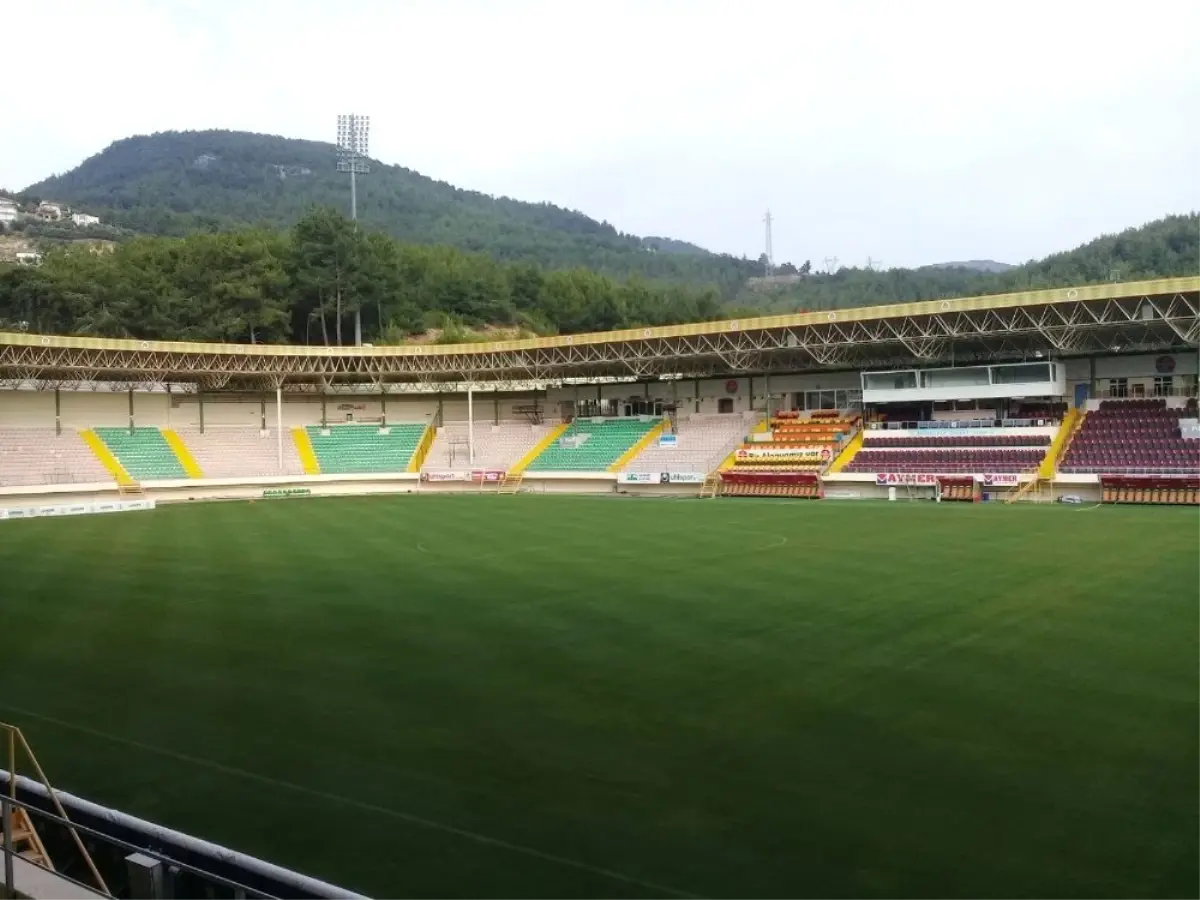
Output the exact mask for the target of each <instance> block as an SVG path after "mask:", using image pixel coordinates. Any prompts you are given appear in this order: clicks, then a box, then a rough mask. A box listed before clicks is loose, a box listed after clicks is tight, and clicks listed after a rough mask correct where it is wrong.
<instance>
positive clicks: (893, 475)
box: [875, 472, 1021, 487]
mask: <svg viewBox="0 0 1200 900" xmlns="http://www.w3.org/2000/svg"><path fill="white" fill-rule="evenodd" d="M939 478H973V479H975V480H976V481H982V482H983V484H984V485H985V486H987V487H1012V486H1015V485H1018V484H1020V483H1021V476H1020V475H1017V474H1015V473H1013V472H1001V473H996V474H988V475H973V474H971V473H970V472H877V473H876V475H875V483H876V484H881V485H888V484H930V485H932V484H937V480H938V479H939Z"/></svg>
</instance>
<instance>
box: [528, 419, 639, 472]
mask: <svg viewBox="0 0 1200 900" xmlns="http://www.w3.org/2000/svg"><path fill="white" fill-rule="evenodd" d="M660 422H661V420H660V419H653V418H649V417H646V418H642V417H637V418H634V417H628V418H623V419H576V420H575V421H574V422H572V423H571V426H570V427H569V428H568V429H567V430H566V431H565V432H563V435H562V437H560V438H559V439H558V440H557V441H555V442H554V443H553V444H551V445H550V446H549V447H547V448H546V449H545V450H543V451H542V452H541V453H540V454H538V456H537V458H536V459H534V460H533V462H531V463H530V464H529V466H528V468H527V469H526V471H528V472H604V471H606V470H607V469H608V467H609V466H611V465H612V464H613V463H615V462H616V461H617V460H619V459H620V458H621V457H622V456H623V455H624V454H625V453H627V452H628V451H629V450H630V449H631V448H632V447H633V446H634V445H635V444H636V443H637V442H638V441H639V440H641V439H642V438H643V437H645V436H646V434H647V433H648V432H649V431H650V430H651V429H653V428H655V427H656V426H658V425H659V423H660Z"/></svg>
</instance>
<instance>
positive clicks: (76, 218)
mask: <svg viewBox="0 0 1200 900" xmlns="http://www.w3.org/2000/svg"><path fill="white" fill-rule="evenodd" d="M71 222H72V223H74V224H75V225H77V226H78V227H80V228H88V227H90V226H92V225H99V224H100V217H99V216H89V215H87V213H75V215H73V216H71Z"/></svg>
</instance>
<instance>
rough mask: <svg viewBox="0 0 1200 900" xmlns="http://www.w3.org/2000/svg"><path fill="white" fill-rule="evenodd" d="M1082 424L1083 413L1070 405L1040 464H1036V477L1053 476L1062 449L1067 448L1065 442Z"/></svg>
mask: <svg viewBox="0 0 1200 900" xmlns="http://www.w3.org/2000/svg"><path fill="white" fill-rule="evenodd" d="M1082 424H1083V414H1082V413H1081V412H1080V411H1079V408H1078V407H1072V408H1071V409H1070V410H1068V411H1067V414H1066V415H1065V416H1064V417H1063V420H1062V425H1060V426H1059V427H1058V433H1057V434H1056V435H1054V440H1053V441H1051V442H1050V449H1049V450H1047V451H1046V455H1045V456H1044V457H1042V464H1041V465H1040V466H1038V473H1037V474H1038V479H1039V480H1041V479H1045V478H1053V477H1054V473H1055V471H1057V469H1058V460H1059V458H1060V457H1061V456H1062V454H1063V451H1064V450H1066V449H1067V444H1069V443H1071V438H1072V437H1074V436H1075V431H1076V430H1077V429H1078V427H1079V426H1080V425H1082Z"/></svg>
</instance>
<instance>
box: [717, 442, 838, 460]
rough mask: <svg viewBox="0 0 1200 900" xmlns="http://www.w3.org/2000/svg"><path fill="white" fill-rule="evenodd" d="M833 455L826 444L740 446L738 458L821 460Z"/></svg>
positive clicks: (737, 453)
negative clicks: (805, 445) (808, 445)
mask: <svg viewBox="0 0 1200 900" xmlns="http://www.w3.org/2000/svg"><path fill="white" fill-rule="evenodd" d="M831 456H833V450H831V449H830V448H829V447H827V446H824V445H817V446H812V447H739V448H738V449H737V451H736V455H735V458H736V459H745V460H752V459H796V460H800V459H803V460H809V461H813V462H816V461H820V460H826V459H829V458H830V457H831Z"/></svg>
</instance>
